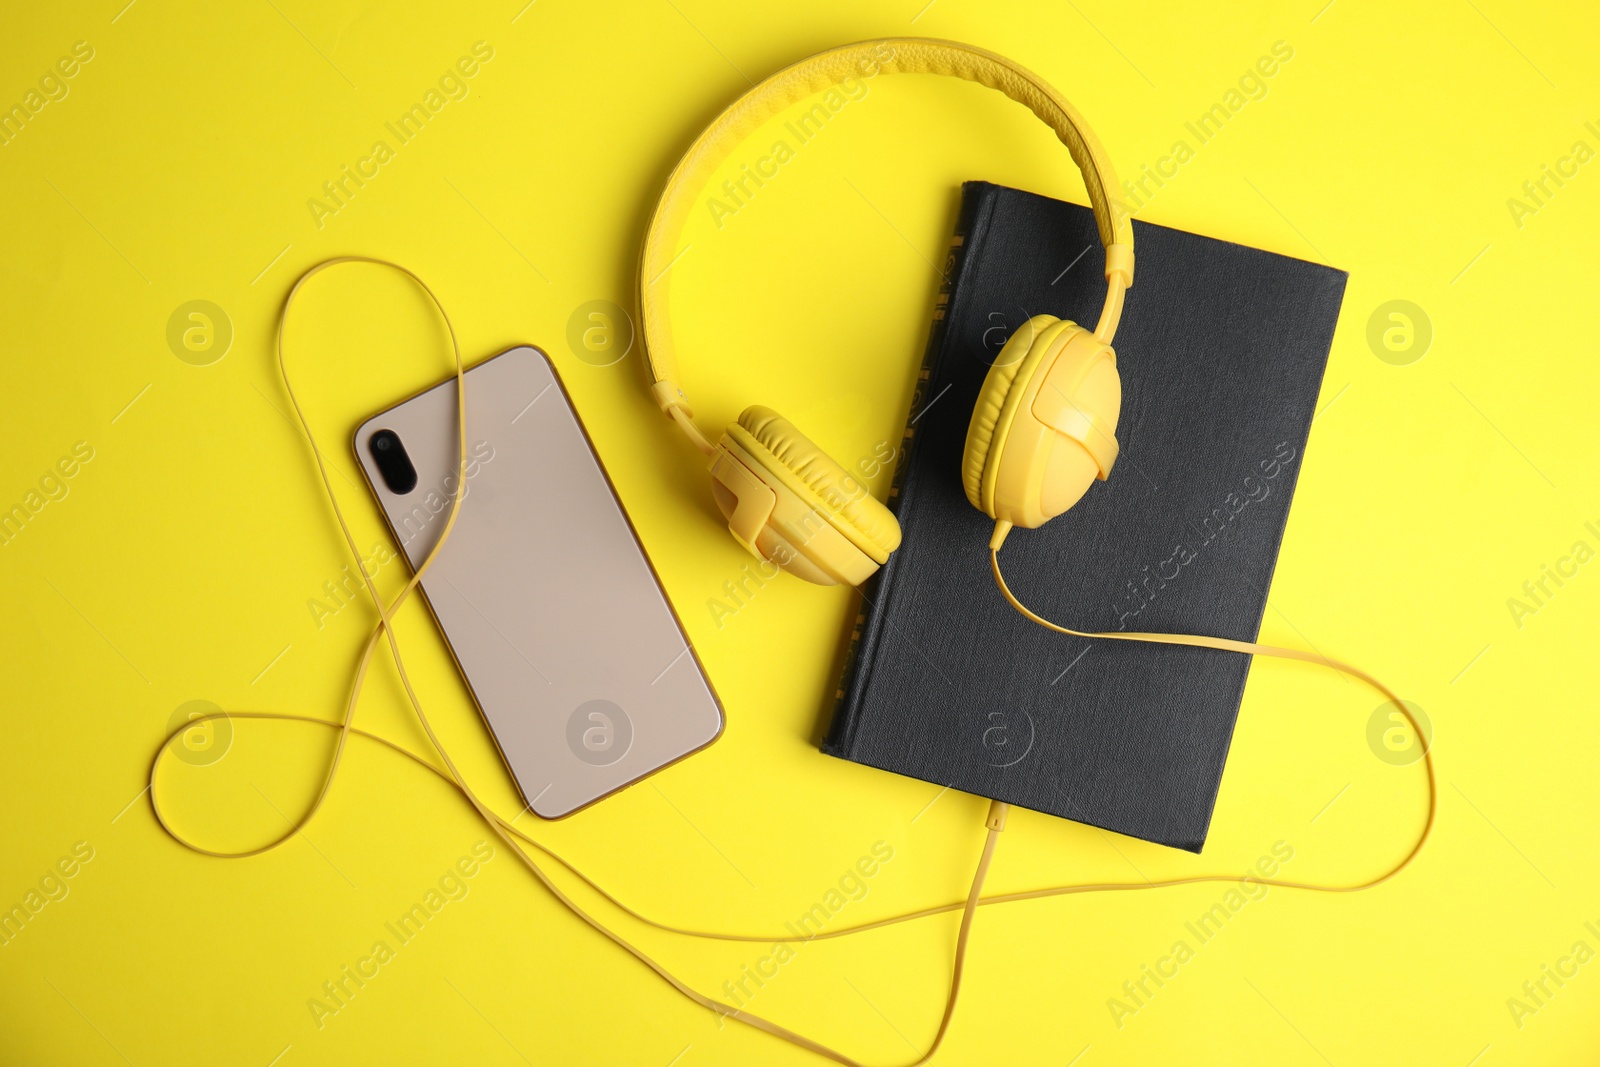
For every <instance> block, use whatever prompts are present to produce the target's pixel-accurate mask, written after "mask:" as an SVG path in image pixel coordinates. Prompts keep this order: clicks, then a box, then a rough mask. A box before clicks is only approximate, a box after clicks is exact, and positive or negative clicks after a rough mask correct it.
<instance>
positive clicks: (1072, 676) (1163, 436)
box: [822, 182, 1346, 852]
mask: <svg viewBox="0 0 1600 1067" xmlns="http://www.w3.org/2000/svg"><path fill="white" fill-rule="evenodd" d="M1133 226H1134V234H1135V246H1136V248H1137V251H1138V262H1137V273H1136V277H1135V283H1134V286H1133V288H1132V289H1130V290H1129V293H1128V300H1127V306H1126V310H1125V313H1124V315H1123V318H1122V325H1121V327H1120V329H1119V330H1118V332H1117V336H1116V341H1115V348H1116V351H1117V364H1118V369H1119V371H1120V372H1121V376H1122V389H1123V400H1122V414H1121V420H1120V423H1119V426H1118V433H1117V436H1118V438H1119V440H1120V442H1121V446H1122V451H1121V455H1120V457H1119V458H1118V460H1117V464H1116V468H1115V470H1114V472H1113V473H1112V475H1111V478H1110V480H1109V481H1106V482H1104V483H1097V484H1095V485H1094V486H1091V487H1090V490H1089V492H1088V493H1087V494H1086V495H1085V497H1084V498H1083V500H1081V501H1080V502H1079V503H1078V504H1077V505H1076V506H1075V507H1073V508H1072V509H1071V510H1070V511H1068V512H1067V513H1066V514H1064V515H1061V516H1058V517H1057V518H1055V519H1052V520H1051V521H1050V522H1049V523H1047V524H1046V525H1044V526H1042V527H1040V528H1039V529H1037V530H1024V529H1017V530H1014V531H1012V533H1011V535H1010V537H1009V538H1008V539H1007V541H1006V543H1005V547H1004V549H1003V550H1002V552H1001V554H1000V561H1001V565H1002V567H1003V569H1004V571H1005V574H1006V580H1007V582H1008V583H1009V584H1010V586H1011V588H1012V590H1013V591H1014V592H1015V593H1016V595H1017V597H1018V598H1019V599H1020V600H1021V601H1022V602H1023V603H1024V604H1027V605H1028V606H1029V607H1030V608H1032V609H1033V610H1034V611H1036V612H1038V613H1039V614H1041V615H1043V616H1044V617H1046V618H1048V619H1051V620H1053V621H1055V622H1059V623H1061V624H1063V625H1065V626H1069V627H1072V628H1074V629H1079V630H1090V631H1098V630H1144V631H1166V632H1174V633H1194V634H1208V635H1213V636H1218V637H1228V638H1234V639H1237V640H1242V641H1254V640H1255V639H1256V636H1257V631H1258V629H1259V627H1260V624H1261V617H1262V612H1263V610H1264V608H1265V605H1266V599H1267V590H1268V588H1269V587H1270V586H1271V584H1272V572H1273V567H1274V565H1275V564H1276V561H1277V556H1278V547H1279V544H1280V542H1281V540H1282V537H1283V530H1284V525H1285V523H1286V522H1287V520H1288V515H1289V504H1290V501H1291V499H1292V497H1293V495H1294V487H1295V482H1296V479H1297V477H1298V474H1299V471H1300V468H1301V465H1302V463H1303V461H1304V456H1305V447H1306V437H1307V435H1308V433H1309V432H1310V427H1311V420H1312V418H1313V415H1314V413H1315V406H1316V399H1317V395H1318V393H1319V391H1320V389H1321V383H1322V376H1323V370H1324V368H1325V366H1326V363H1327V358H1328V348H1329V345H1330V344H1331V342H1332V338H1333V331H1334V326H1335V324H1336V322H1337V320H1338V316H1339V307H1340V303H1341V301H1342V300H1343V296H1344V288H1345V281H1346V275H1345V273H1344V272H1343V271H1339V270H1335V269H1333V268H1331V267H1326V266H1322V265H1319V264H1314V263H1308V262H1305V261H1303V260H1298V259H1293V258H1290V257H1287V256H1282V255H1276V254H1273V253H1270V252H1264V251H1261V250H1258V249H1254V248H1249V247H1246V246H1243V245H1238V244H1233V243H1230V242H1227V241H1221V240H1216V239H1213V238H1210V237H1202V236H1199V235H1197V234H1192V233H1187V232H1184V231H1182V230H1176V229H1171V228H1168V227H1164V226H1157V225H1153V224H1150V223H1145V222H1139V221H1135V222H1134V224H1133ZM1102 266H1103V252H1102V250H1101V246H1100V242H1099V237H1098V235H1097V232H1096V230H1095V224H1094V216H1093V214H1092V213H1091V212H1090V211H1089V210H1088V209H1087V208H1084V207H1080V206H1078V205H1074V204H1069V203H1065V202H1063V201H1058V200H1052V199H1050V198H1048V197H1043V196H1038V195H1036V194H1033V193H1027V192H1022V191H1019V190H1016V189H1008V188H1005V187H1003V186H998V185H992V184H989V183H986V182H969V183H967V184H966V185H965V186H963V189H962V203H961V212H960V216H959V222H958V224H957V228H956V232H955V235H954V237H953V239H952V241H951V246H950V254H949V257H948V258H947V260H946V264H945V267H946V269H945V271H944V275H945V283H944V285H943V286H942V288H941V291H940V293H939V296H938V302H937V306H936V309H935V311H934V322H933V328H932V330H931V332H930V336H929V341H928V347H927V354H926V357H925V361H924V365H923V369H922V374H921V377H920V380H919V382H918V386H917V388H916V390H915V393H914V397H913V401H912V405H911V410H910V412H909V415H908V422H907V425H906V431H905V437H904V441H903V447H902V449H901V455H900V457H899V460H898V465H897V468H896V472H895V476H894V481H893V486H892V488H891V491H890V496H889V504H890V507H891V508H892V509H893V510H894V512H895V514H896V516H897V517H898V518H899V520H900V525H901V528H902V530H903V531H904V541H903V543H902V545H901V547H900V548H899V550H898V551H896V552H895V553H894V555H893V556H892V557H890V560H889V562H888V563H887V564H885V565H884V566H883V567H882V568H881V569H880V570H879V571H878V572H877V573H876V574H875V575H873V577H872V579H870V580H869V582H868V583H867V584H866V585H864V586H863V587H862V596H861V599H860V613H859V615H858V617H857V619H856V624H855V626H854V628H853V631H852V634H851V637H850V641H849V647H848V649H847V651H846V653H845V656H844V665H843V673H842V676H841V680H840V685H839V690H838V693H837V700H836V705H835V708H834V712H833V718H832V721H831V723H830V725H829V727H828V730H827V733H826V736H825V739H824V741H823V745H822V748H823V751H824V752H826V753H828V754H830V755H833V756H837V757H839V758H841V759H847V760H852V761H854V762H856V763H860V764H865V765H867V766H870V767H877V768H880V769H882V770H886V771H893V772H895V773H897V774H903V775H908V776H910V777H913V778H919V779H922V780H924V781H927V782H932V783H935V784H938V785H943V786H949V787H951V788H955V789H959V790H962V791H963V792H967V793H972V794H976V795H978V796H982V797H988V798H990V799H995V800H1002V801H1005V802H1006V803H1009V804H1014V805H1018V806H1020V807H1025V808H1030V809H1033V810H1035V811H1041V812H1047V813H1049V814H1052V815H1058V816H1060V817H1062V818H1066V819H1072V820H1075V821H1078V822H1081V823H1087V824H1089V825H1092V826H1098V827H1101V828H1103V829H1106V830H1111V831H1115V832H1117V833H1121V834H1127V835H1129V836H1131V837H1137V838H1142V839H1144V840H1147V841H1154V842H1157V843H1159V844H1163V845H1168V846H1171V847H1174V848H1180V849H1186V850H1188V851H1191V852H1199V851H1200V850H1201V848H1202V846H1203V845H1204V843H1205V838H1206V832H1207V829H1208V828H1209V826H1210V822H1211V813H1212V810H1213V808H1214V806H1215V804H1216V798H1217V791H1218V788H1219V786H1220V784H1221V780H1222V772H1223V767H1224V764H1225V762H1226V760H1227V755H1228V747H1229V744H1230V743H1231V741H1232V737H1233V727H1234V721H1235V718H1236V717H1237V715H1238V711H1239V703H1240V700H1241V699H1242V697H1243V692H1244V683H1245V679H1246V677H1247V675H1248V673H1249V670H1250V664H1251V658H1250V657H1248V656H1244V655H1241V654H1239V653H1233V652H1220V651H1215V650H1210V649H1198V648H1185V647H1178V646H1171V645H1153V644H1145V643H1140V642H1131V641H1104V640H1099V641H1095V640H1088V639H1083V638H1073V637H1067V636H1064V635H1062V634H1057V633H1054V632H1051V631H1048V630H1046V629H1044V628H1043V627H1041V626H1038V625H1036V624H1034V623H1032V622H1029V621H1028V620H1027V619H1025V618H1023V617H1022V616H1021V615H1019V614H1018V613H1017V612H1016V611H1015V610H1013V609H1012V608H1011V607H1010V605H1008V604H1007V603H1006V602H1005V601H1004V600H1003V599H1002V598H1001V596H1000V594H999V592H998V591H997V590H996V588H995V585H994V580H993V577H992V575H991V573H990V569H989V558H988V556H989V552H988V541H989V535H990V533H991V531H992V528H993V522H992V520H990V519H989V518H987V517H986V516H984V515H983V514H982V513H981V512H979V511H978V510H977V509H976V508H974V507H973V506H972V505H971V504H970V503H968V502H967V499H966V495H965V493H964V491H963V489H962V485H961V455H962V449H963V446H964V444H965V440H966V434H967V423H968V421H969V419H970V418H971V414H972V408H973V403H974V401H975V400H976V398H977V395H978V390H979V388H980V386H981V385H982V384H983V380H984V376H985V374H986V373H987V372H988V369H989V366H990V364H991V362H992V361H993V360H994V358H995V357H996V356H997V355H998V354H999V352H1000V349H1001V347H1002V346H1003V345H1004V343H1005V340H1006V338H1007V337H1008V336H1009V335H1010V333H1011V332H1012V331H1013V330H1015V329H1017V328H1018V327H1019V326H1020V325H1022V324H1023V323H1024V322H1026V321H1027V319H1028V317H1029V316H1031V315H1036V314H1041V313H1048V314H1053V315H1057V316H1060V317H1062V318H1070V319H1072V320H1073V321H1075V322H1079V323H1082V324H1085V325H1087V326H1089V327H1091V328H1092V327H1093V325H1094V323H1095V321H1096V319H1097V318H1098V316H1099V312H1100V307H1101V303H1102V301H1103V299H1104V296H1105V282H1104V279H1103V274H1102Z"/></svg>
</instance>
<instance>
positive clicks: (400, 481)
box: [354, 346, 723, 819]
mask: <svg viewBox="0 0 1600 1067" xmlns="http://www.w3.org/2000/svg"><path fill="white" fill-rule="evenodd" d="M465 381H466V390H467V469H466V479H465V481H464V482H462V483H461V484H459V485H458V484H457V481H458V474H457V459H458V456H457V447H458V443H457V438H456V384H455V379H454V378H453V377H452V378H450V379H449V380H447V381H445V382H443V383H442V384H440V385H437V386H434V387H433V388H431V389H428V390H426V391H425V392H422V393H419V394H418V395H416V396H414V397H412V398H410V399H409V400H405V401H403V402H401V403H399V404H396V405H395V406H394V407H391V408H389V409H387V410H385V411H383V412H380V413H379V414H377V415H375V416H373V417H372V418H371V419H368V420H367V421H366V422H364V423H362V424H361V426H360V427H359V428H358V429H357V430H356V433H355V440H354V447H355V453H356V459H357V461H358V462H359V463H360V465H361V470H362V472H363V473H364V474H365V475H366V479H367V484H368V485H369V487H370V488H371V489H372V492H373V495H374V496H375V497H377V500H378V504H379V506H380V507H381V508H382V510H383V514H384V516H385V518H386V519H387V521H388V524H389V528H390V530H391V532H392V533H393V534H394V537H395V539H396V540H397V541H398V542H399V543H400V546H401V548H402V550H403V552H404V554H405V557H406V559H407V561H408V562H409V563H410V565H411V566H412V567H413V568H415V567H416V566H417V565H418V564H420V563H421V562H422V560H423V558H424V557H426V556H427V554H428V552H429V551H430V550H431V549H432V548H433V546H434V545H435V544H436V543H437V542H438V540H439V535H440V531H441V530H442V529H443V527H444V524H445V519H446V517H447V515H448V512H449V506H450V501H451V498H452V497H453V496H455V495H456V494H457V493H460V494H461V497H462V500H461V513H460V516H459V517H458V519H457V520H456V525H455V529H454V530H453V531H452V532H451V534H450V538H449V540H448V541H446V542H445V546H444V548H443V549H442V550H441V551H440V553H439V557H438V558H437V559H436V560H434V562H433V566H432V567H430V568H429V570H428V572H427V574H425V575H424V576H423V579H422V583H421V586H420V589H421V592H422V593H423V595H424V597H425V599H426V601H427V604H428V607H429V610H430V611H431V612H432V613H433V617H434V619H435V620H436V621H437V623H438V625H439V629H440V630H441V631H442V632H443V634H444V638H445V641H446V642H447V644H448V645H449V647H450V651H451V653H452V654H453V655H454V657H455V661H456V664H457V666H458V667H459V668H460V670H461V674H462V677H463V678H464V679H465V680H466V683H467V687H468V689H469V690H470V691H471V693H472V696H473V699H474V700H475V701H476V702H477V705H478V708H479V710H480V711H481V712H482V714H483V718H484V720H485V722H487V724H488V726H489V729H490V732H491V733H492V734H493V735H494V739H495V743H496V744H497V745H498V746H499V749H500V754H501V756H502V757H503V758H504V760H505V762H506V766H507V767H508V768H509V769H510V771H511V775H512V777H513V778H514V779H515V780H516V783H517V787H518V789H520V790H521V792H522V797H523V800H524V802H525V803H526V804H527V805H528V808H529V809H531V810H532V811H533V812H534V813H535V814H537V815H539V816H542V817H543V818H547V819H555V818H560V817H562V816H566V815H570V814H572V813H573V812H575V811H577V810H578V809H580V808H583V807H585V806H587V805H589V804H592V803H594V802H595V801H597V800H599V799H601V798H602V797H605V796H607V795H609V794H611V793H614V792H616V791H617V790H619V789H622V788H623V787H625V786H627V785H630V784H632V783H633V782H637V781H639V780H640V779H641V778H644V777H646V776H647V775H649V774H651V773H653V772H655V771H658V770H660V769H661V768H663V767H665V766H667V765H668V764H670V763H673V762H675V761H677V760H680V759H682V758H683V757H685V756H687V755H689V754H690V753H693V752H695V751H697V750H699V749H701V748H704V747H705V746H706V745H709V744H710V743H711V742H712V741H714V740H716V739H717V737H718V736H720V735H721V733H722V727H723V713H722V705H721V703H720V702H719V701H718V699H717V696H716V693H715V691H714V690H713V689H712V688H711V684H710V683H709V681H707V679H706V676H705V672H704V670H703V668H702V667H701V664H700V661H699V659H698V657H696V655H695V653H694V649H693V648H691V647H690V646H689V642H688V638H687V637H686V635H685V634H684V631H683V626H682V624H681V623H680V621H679V619H678V617H677V615H676V613H675V612H674V611H673V609H672V605H671V604H670V603H669V602H668V601H667V597H666V594H665V593H664V592H663V590H662V588H661V584H660V582H659V580H658V579H657V577H656V574H655V570H654V568H653V567H652V566H651V564H650V560H649V557H647V556H646V555H645V552H644V549H643V547H642V546H641V545H640V543H639V539H638V536H637V534H636V533H635V532H634V529H633V525H632V523H630V522H629V520H628V516H627V513H626V512H625V511H624V510H623V508H622V505H621V503H620V501H619V500H618V499H617V495H616V491H615V489H614V488H613V487H612V485H611V481H610V479H609V478H608V477H607V476H606V472H605V468H604V467H602V466H601V464H600V459H599V457H598V456H597V455H596V454H595V451H594V448H593V446H592V445H591V443H590V441H589V437H588V434H587V433H586V432H585V431H584V428H583V423H582V422H581V421H580V420H579V418H578V416H577V413H576V412H575V411H574V410H573V407H572V404H571V401H570V399H569V398H568V396H567V393H566V390H565V389H564V388H563V387H562V384H561V380H560V378H559V377H558V376H557V374H556V371H555V367H554V365H552V364H551V362H550V360H549V359H548V357H546V356H545V354H544V353H543V352H540V351H539V350H538V349H536V348H532V347H528V346H524V347H520V348H513V349H510V350H509V351H506V352H502V353H501V354H500V355H498V356H495V357H493V358H492V359H489V360H486V361H484V362H483V363H480V364H478V365H477V366H475V367H473V368H472V369H470V370H468V371H467V372H466V376H465Z"/></svg>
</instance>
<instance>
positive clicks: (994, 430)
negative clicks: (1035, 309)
mask: <svg viewBox="0 0 1600 1067" xmlns="http://www.w3.org/2000/svg"><path fill="white" fill-rule="evenodd" d="M1064 327H1073V324H1072V323H1071V322H1068V321H1066V320H1063V319H1058V318H1056V317H1055V316H1054V315H1035V316H1033V317H1032V318H1030V319H1029V320H1028V321H1027V322H1025V323H1023V324H1022V325H1021V326H1020V327H1018V328H1017V330H1016V332H1015V333H1013V334H1012V335H1011V336H1010V337H1009V338H1008V339H1007V340H1006V344H1005V347H1004V348H1002V349H1001V350H1000V354H999V355H998V356H996V357H995V361H994V363H993V364H992V365H991V366H990V367H989V373H988V374H987V375H986V376H985V377H984V379H983V388H982V389H980V390H979V391H978V400H977V402H976V403H975V404H973V406H972V421H971V422H969V423H968V424H967V443H966V447H965V449H964V450H963V452H962V455H961V485H962V488H964V489H965V490H966V492H967V500H968V502H969V503H971V504H972V506H973V507H975V508H977V509H978V510H979V511H981V512H983V513H984V514H985V515H987V516H989V517H990V518H991V519H992V518H994V517H995V514H994V473H995V467H996V466H997V465H998V460H999V456H1000V453H1001V452H1002V451H1003V450H1004V448H1005V442H1006V437H1007V434H1008V431H1009V429H1010V423H1011V419H1012V418H1013V417H1014V415H1015V412H1014V411H1009V412H1008V405H1007V403H1006V402H1007V400H1008V399H1010V398H1011V397H1012V395H1013V390H1014V389H1025V388H1026V387H1027V383H1028V380H1029V379H1030V378H1031V377H1032V376H1033V372H1034V370H1035V369H1037V367H1038V365H1039V361H1040V359H1041V358H1042V357H1043V356H1044V353H1045V352H1046V351H1047V350H1048V349H1049V347H1050V344H1051V342H1053V341H1054V340H1055V339H1056V338H1057V337H1058V336H1060V335H1061V333H1062V332H1063V328H1064ZM1012 407H1014V405H1012Z"/></svg>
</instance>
